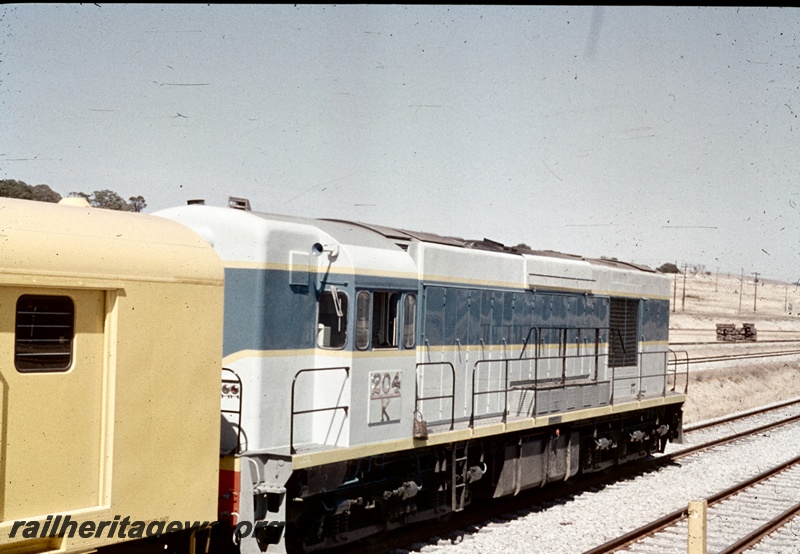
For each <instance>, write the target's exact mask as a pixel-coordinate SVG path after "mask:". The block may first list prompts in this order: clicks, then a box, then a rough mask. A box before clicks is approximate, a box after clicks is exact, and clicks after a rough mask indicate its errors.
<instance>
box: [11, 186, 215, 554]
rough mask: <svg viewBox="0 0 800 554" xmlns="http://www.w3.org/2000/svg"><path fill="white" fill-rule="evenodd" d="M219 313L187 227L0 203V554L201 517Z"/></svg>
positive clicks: (211, 462) (200, 251)
mask: <svg viewBox="0 0 800 554" xmlns="http://www.w3.org/2000/svg"><path fill="white" fill-rule="evenodd" d="M222 320H223V268H222V264H221V262H220V260H219V258H218V257H217V255H216V254H215V253H214V251H213V249H212V248H211V247H210V246H209V245H208V244H207V243H206V242H205V241H204V240H203V239H202V238H201V237H200V236H199V235H197V234H195V233H194V232H193V231H191V230H189V229H188V228H186V227H183V226H181V225H179V224H177V223H175V222H173V221H169V220H166V219H162V218H159V217H154V216H148V215H145V214H138V213H121V212H114V211H110V210H102V209H96V208H90V207H80V206H64V205H55V204H48V203H43V202H31V201H25V200H11V199H5V198H0V552H25V553H28V552H50V551H59V552H85V551H91V550H93V549H96V548H98V547H100V546H103V545H108V544H112V543H119V542H122V541H125V540H131V539H136V538H139V537H145V536H147V533H148V532H149V533H154V532H156V531H158V530H159V529H161V530H163V531H167V530H169V531H176V530H179V528H182V527H181V526H187V524H189V523H192V524H193V523H197V522H199V523H201V524H202V523H203V522H213V521H215V520H216V518H217V486H218V471H219V424H220V404H219V403H220V392H219V390H220V388H219V387H220V360H221V354H222ZM170 526H171V527H170ZM60 535H63V536H60Z"/></svg>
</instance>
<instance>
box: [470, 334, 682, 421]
mask: <svg viewBox="0 0 800 554" xmlns="http://www.w3.org/2000/svg"><path fill="white" fill-rule="evenodd" d="M543 329H557V330H560V331H562V332H561V333H559V345H560V346H562V347H563V350H562V353H561V354H559V355H557V356H539V355H537V354H538V350H539V349H538V344H537V352H536V353H535V354H534V356H532V357H527V358H503V359H497V360H486V359H484V360H478V361H476V362H475V364H474V365H473V368H472V390H471V405H472V407H471V413H470V419H469V426H470V427H474V425H475V419H476V408H477V404H476V398H477V397H480V396H484V395H491V394H501V393H502V394H503V403H504V407H503V413H502V416H501V417H502V421H503V423H506V422H507V421H508V415H509V408H508V393H509V391H513V390H531V391H533V392H534V393H535V392H537V391H538V390H540V389H541V387H542V385H543V384H545V382H546V381H550V382H552V380H553V379H559V385H560V387H567V386H568V380H572V379H587V378H588V379H589V380H590V382H588V383H576V384H574V385H569V386H588V385H596V384H599V383H610V384H611V387H610V389H611V390H610V391H609V404H611V405H613V404H614V401H615V398H614V396H615V394H614V388H615V387H614V383H616V381H617V375H616V373H617V372H616V370H617V367H616V364H613V363H609V362H611V361H612V360H611V349H610V348H608V349H606V351H605V352H603V351H601V349H600V331H602V330H609V331H611V332H612V333H611V335H610V336H609V339H610V341H616V340H620V343H621V347H622V349H623V351H624V344H622V337H621V335H620V334H619V330H618V329H617V328H611V327H599V328H598V327H532V328H531V331H529V336H528V338H526V341H528V340H529V339H530V333H531V332H533V331H536V334H537V337H538V336H540V330H543ZM586 329H589V330H593V331H595V343H594V351H593V352H589V353H587V354H580V348H581V346H582V345H583V344H585V342H584V343H582V342H580V339H581V337H580V333H579V335H578V342H576V343H575V344H576V347H577V349H578V350H577V351H578V352H579V353H578V354H573V355H567V347H568V346H569V345H570V344H572V343H565V342H564V339H565V338H566V337H567V331H571V330H578V331H580V330H586ZM616 335H620V336H616ZM651 356H663V358H664V364H663V366H662V367H663V373H659V374H654V375H648V376H647V377H648V378H649V377H659V376H661V377H663V378H664V384H663V386H662V387H661V392H660V395H661V396H666V394H667V378H668V376H669V369H668V364H667V356H668V352H667V351H654V352H637V357H636V359H637V362H638V363H637V364H636V365H637V366H638V372H637V374H636V375H632V376H630V377H628V376H626V377H624V379H630V378H632V379H635V380H636V382H638V390H639V391H640V392H639V394H641V390H642V384H643V380H644V378H645V376H644V375H643V368H644V360H645V358H649V357H651ZM601 357H603V358H606V359H607V360H608V362H607V366H606V367H607V368H608V369H610V370H611V376H610V378H606V379H604V380H602V381H601V380H599V375H598V370H599V367H600V358H601ZM582 359H594V364H593V365H594V367H593V371H591V372H590V373H588V374H584V373H581V374H580V375H575V376H569V377H568V376H567V360H582ZM540 360H542V361H546V360H560V361H561V362H562V363H561V375H560V376H559V377H551V378H546V379H542V378H540V377H539V361H540ZM511 362H515V363H519V362H533V364H534V367H533V375H534V378H533V379H532V380H530V384H529V385H526V386H519V385H515V386H511V385H510V384H509V370H510V369H511ZM492 363H496V364H503V368H504V371H503V373H504V375H503V380H502V381H501V387H500V388H495V389H490V390H484V391H478V390H476V376H477V374H478V369H479V367H480V365H481V364H484V365H485V364H492ZM625 367H627V366H625ZM687 381H688V379H687ZM548 388H554V387H548ZM672 391H673V392H674V386H673V389H672ZM535 405H536V398H535V397H534V400H533V406H535ZM532 409H534V411H535V407H534V408H532Z"/></svg>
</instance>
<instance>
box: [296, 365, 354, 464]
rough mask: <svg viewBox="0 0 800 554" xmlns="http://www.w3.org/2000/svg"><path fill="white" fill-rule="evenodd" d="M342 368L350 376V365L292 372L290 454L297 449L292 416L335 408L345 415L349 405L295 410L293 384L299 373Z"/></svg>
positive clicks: (339, 369)
mask: <svg viewBox="0 0 800 554" xmlns="http://www.w3.org/2000/svg"><path fill="white" fill-rule="evenodd" d="M341 370H344V372H345V374H346V376H347V377H348V378H349V377H350V367H349V366H338V367H309V368H305V369H301V370H300V371H298V372H297V373H295V374H294V379H292V406H291V409H292V415H291V417H290V418H289V452H290V453H291V454H296V453H297V449H296V448H295V447H294V416H297V415H303V414H313V413H318V412H331V411H336V410H343V411H344V413H345V415H347V413H348V412H349V409H350V408H349V406H330V407H327V408H313V409H311V410H298V411H295V409H294V400H295V394H294V392H295V385H296V384H297V378H298V377H300V374H301V373H312V372H315V371H341Z"/></svg>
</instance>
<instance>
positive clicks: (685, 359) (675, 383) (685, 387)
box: [667, 348, 689, 394]
mask: <svg viewBox="0 0 800 554" xmlns="http://www.w3.org/2000/svg"><path fill="white" fill-rule="evenodd" d="M669 353H670V354H672V358H673V361H672V362H670V361H669V360H667V364H668V366H667V367H669V364H670V363H671V365H672V368H673V369H672V376H673V378H674V380H673V382H672V389H671V390H672V392H675V388H676V387H677V386H678V375H679V374H678V364H683V363H685V364H686V370H685V371H683V372H681V375H686V382H685V383H684V384H683V394H687V393H688V392H689V352H688V351H686V350H673V349H671V348H670V349H669ZM678 354H684V356H682V357H681V359H680V360H679V359H678Z"/></svg>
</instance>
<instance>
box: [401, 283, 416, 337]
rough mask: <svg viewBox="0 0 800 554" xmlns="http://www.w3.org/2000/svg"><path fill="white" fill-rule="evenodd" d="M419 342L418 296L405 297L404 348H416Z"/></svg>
mask: <svg viewBox="0 0 800 554" xmlns="http://www.w3.org/2000/svg"><path fill="white" fill-rule="evenodd" d="M416 342H417V295H415V294H406V295H405V296H403V348H414V345H415V344H416Z"/></svg>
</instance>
